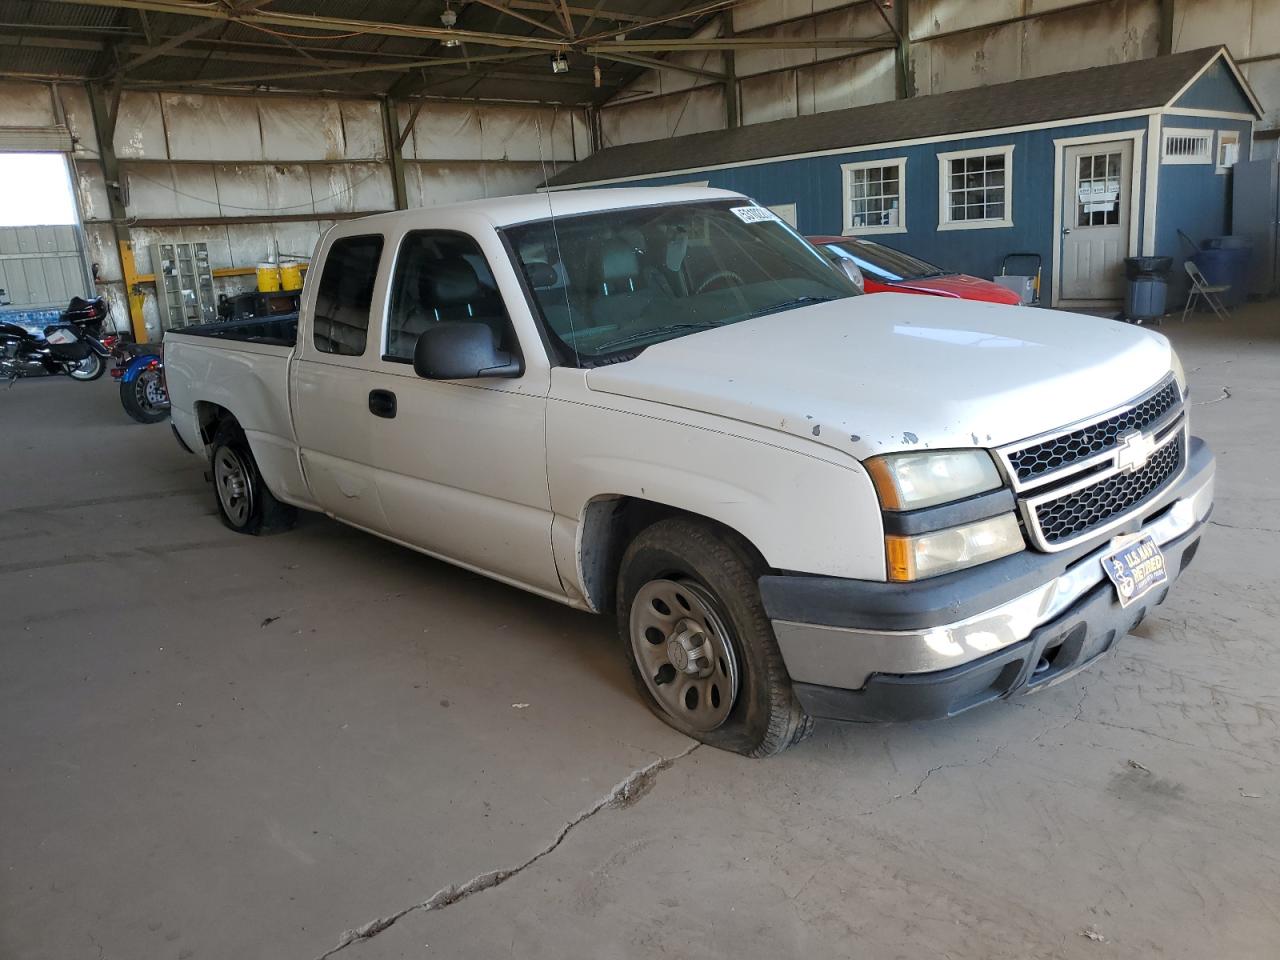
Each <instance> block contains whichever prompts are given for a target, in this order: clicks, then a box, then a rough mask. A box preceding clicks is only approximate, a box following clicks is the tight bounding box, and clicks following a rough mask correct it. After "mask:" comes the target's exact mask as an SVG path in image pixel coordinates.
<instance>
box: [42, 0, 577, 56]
mask: <svg viewBox="0 0 1280 960" xmlns="http://www.w3.org/2000/svg"><path fill="white" fill-rule="evenodd" d="M47 2H49V3H58V4H70V5H73V6H90V7H111V8H114V9H117V10H147V11H149V12H152V13H168V14H173V15H175V16H182V17H201V18H203V19H206V20H214V21H218V22H222V23H246V24H249V25H251V26H253V25H258V26H276V27H289V28H291V29H295V30H331V31H338V32H342V33H360V34H372V35H374V36H385V37H407V38H409V39H413V40H459V41H461V42H462V43H474V44H477V45H482V46H492V47H506V48H509V49H528V50H546V51H548V52H553V51H556V50H559V49H560V48H561V47H563V46H564V41H562V40H553V39H549V38H548V39H544V38H542V37H522V36H517V35H514V34H504V33H486V32H483V31H480V30H459V29H456V28H455V29H453V30H447V29H445V28H444V27H427V26H419V25H417V24H409V23H385V22H382V21H377V20H356V19H352V18H349V17H327V16H319V15H314V14H305V13H280V12H276V11H272V10H255V11H252V12H248V13H233V12H231V11H229V10H227V9H226V8H225V7H222V6H206V5H204V4H195V3H180V2H176V0H47ZM316 39H317V40H323V39H325V38H324V37H323V36H319V37H316Z"/></svg>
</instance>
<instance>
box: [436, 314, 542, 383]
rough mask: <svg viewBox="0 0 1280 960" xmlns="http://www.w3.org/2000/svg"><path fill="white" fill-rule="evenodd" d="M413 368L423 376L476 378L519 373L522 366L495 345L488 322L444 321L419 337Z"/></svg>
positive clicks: (522, 370) (449, 378)
mask: <svg viewBox="0 0 1280 960" xmlns="http://www.w3.org/2000/svg"><path fill="white" fill-rule="evenodd" d="M413 371H414V373H416V374H417V375H418V376H420V377H422V378H423V379H424V380H475V379H478V378H480V377H518V376H520V375H521V374H522V373H523V372H524V369H523V365H522V364H521V363H520V360H519V358H517V357H513V356H512V355H511V354H510V353H508V352H507V351H506V350H499V349H498V346H497V344H495V343H494V342H493V331H492V330H491V329H489V326H488V324H484V323H459V322H444V323H437V324H433V325H432V326H430V327H428V328H427V329H426V330H424V331H423V332H422V335H421V336H419V337H418V343H417V345H416V346H415V347H414V349H413Z"/></svg>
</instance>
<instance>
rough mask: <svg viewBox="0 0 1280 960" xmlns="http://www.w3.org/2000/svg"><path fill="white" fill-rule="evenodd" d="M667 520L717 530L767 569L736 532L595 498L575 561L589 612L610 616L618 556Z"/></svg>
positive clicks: (658, 508) (668, 511)
mask: <svg viewBox="0 0 1280 960" xmlns="http://www.w3.org/2000/svg"><path fill="white" fill-rule="evenodd" d="M671 517H689V518H691V519H695V520H702V521H705V522H706V523H709V524H711V525H713V526H715V527H717V528H718V529H719V530H721V531H722V532H723V533H724V534H725V535H727V536H729V537H732V538H734V539H736V540H738V541H739V542H740V543H741V544H742V545H743V546H745V547H746V548H747V549H748V550H749V551H750V552H751V553H752V554H754V555H755V556H756V557H757V558H759V560H760V564H761V566H767V564H766V563H765V562H764V558H763V556H762V555H761V553H760V551H759V550H758V549H757V548H756V546H755V544H753V543H752V542H751V541H750V540H748V539H747V538H746V537H744V536H743V535H742V534H741V533H739V532H738V531H737V530H734V529H733V528H732V527H730V526H728V525H726V524H723V523H721V522H720V521H718V520H713V519H712V518H711V517H707V516H703V515H702V514H699V513H693V512H692V511H689V510H681V509H680V508H678V507H673V506H671V505H669V504H665V503H657V502H656V501H653V500H645V499H643V498H640V497H628V496H615V495H605V496H600V497H595V498H594V499H592V500H591V501H590V502H589V503H588V504H587V506H586V509H584V510H583V512H582V529H581V532H580V535H579V554H580V556H579V561H578V563H579V569H580V570H581V574H582V588H583V590H584V592H585V593H586V596H587V600H588V602H589V603H590V604H591V607H592V608H593V609H595V610H597V611H599V612H601V613H609V612H612V610H613V608H614V606H615V605H616V603H617V587H618V570H619V568H620V567H621V566H622V555H623V554H624V553H626V551H627V547H628V546H630V544H631V542H632V541H633V540H635V538H636V537H637V536H639V535H640V533H642V532H643V531H644V530H645V529H647V528H648V527H651V526H653V525H654V524H655V523H657V522H658V521H659V520H666V519H668V518H671Z"/></svg>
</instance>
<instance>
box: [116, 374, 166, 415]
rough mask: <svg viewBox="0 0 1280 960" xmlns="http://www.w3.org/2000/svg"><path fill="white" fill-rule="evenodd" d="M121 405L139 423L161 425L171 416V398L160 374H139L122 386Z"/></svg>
mask: <svg viewBox="0 0 1280 960" xmlns="http://www.w3.org/2000/svg"><path fill="white" fill-rule="evenodd" d="M120 404H121V405H122V406H123V407H124V412H125V413H127V414H128V415H129V416H131V417H133V419H135V420H137V421H138V422H139V423H159V422H160V421H161V420H163V419H165V418H166V417H168V416H169V397H168V396H167V395H166V394H165V391H164V385H163V384H162V383H161V381H160V376H159V374H155V373H153V374H150V375H148V374H145V373H143V374H139V375H138V376H136V377H134V378H133V380H132V381H130V382H129V383H122V384H120Z"/></svg>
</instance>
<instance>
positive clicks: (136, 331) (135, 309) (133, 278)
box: [120, 240, 147, 343]
mask: <svg viewBox="0 0 1280 960" xmlns="http://www.w3.org/2000/svg"><path fill="white" fill-rule="evenodd" d="M120 276H121V279H123V280H124V292H125V296H126V297H128V298H129V326H130V327H132V328H133V339H134V340H135V341H136V342H137V343H146V342H147V321H146V320H145V319H143V316H142V301H143V296H142V288H141V287H140V286H139V284H138V264H137V261H135V260H134V259H133V243H132V242H131V241H129V240H121V241H120Z"/></svg>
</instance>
